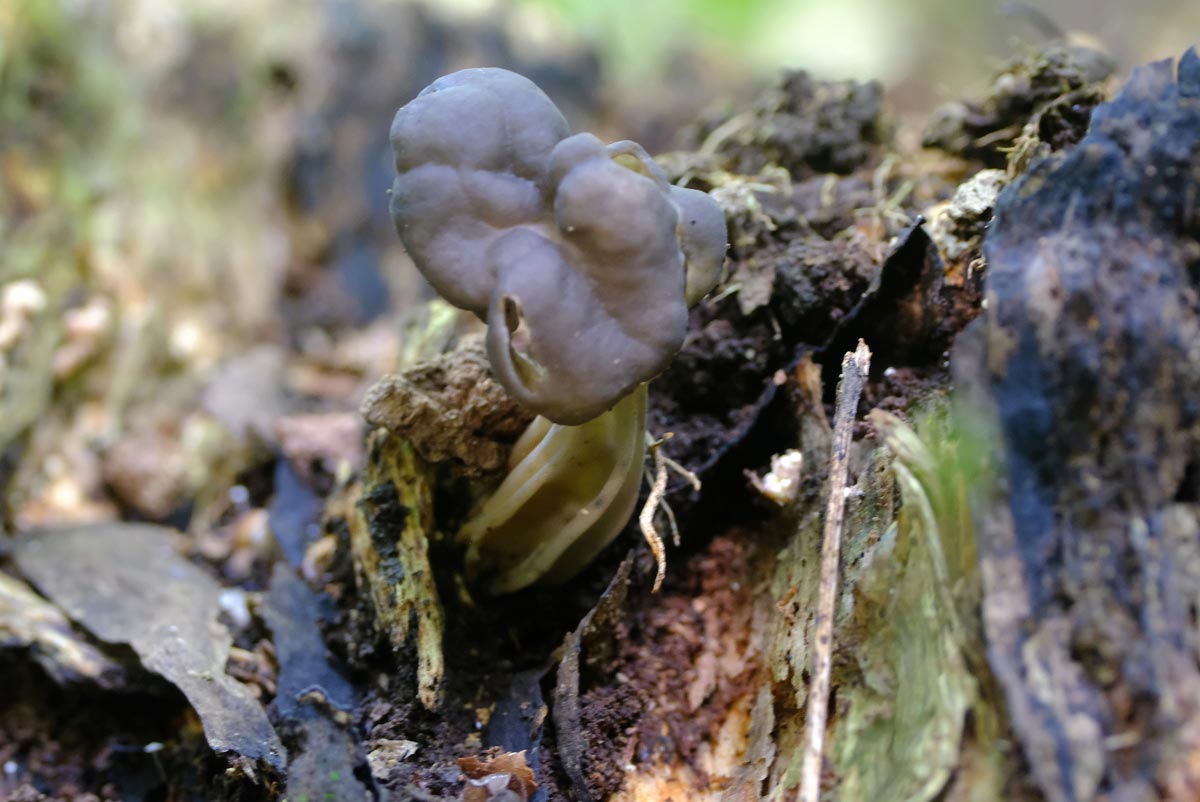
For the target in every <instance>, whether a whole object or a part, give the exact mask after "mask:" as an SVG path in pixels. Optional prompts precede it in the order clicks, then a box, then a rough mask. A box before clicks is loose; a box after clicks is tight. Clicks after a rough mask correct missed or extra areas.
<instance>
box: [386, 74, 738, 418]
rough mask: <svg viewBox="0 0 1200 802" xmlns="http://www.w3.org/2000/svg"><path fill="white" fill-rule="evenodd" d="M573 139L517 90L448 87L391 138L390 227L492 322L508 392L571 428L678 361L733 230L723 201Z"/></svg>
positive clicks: (494, 359)
mask: <svg viewBox="0 0 1200 802" xmlns="http://www.w3.org/2000/svg"><path fill="white" fill-rule="evenodd" d="M567 134H568V130H567V124H566V121H565V120H564V119H563V116H562V114H561V113H560V112H559V111H558V108H557V107H555V105H554V103H553V102H551V100H550V99H549V98H548V97H546V95H545V94H544V93H543V92H542V91H541V90H540V89H538V88H537V86H535V85H534V84H533V83H532V82H531V81H529V80H528V79H526V78H523V77H522V76H520V75H517V74H515V73H512V72H508V71H507V70H500V69H473V70H463V71H461V72H457V73H454V74H452V75H448V76H446V77H444V78H440V79H438V80H437V81H435V82H434V83H433V84H431V85H430V86H429V87H428V88H426V89H425V90H424V91H423V92H421V94H420V95H418V96H417V97H416V98H415V99H414V100H413V101H412V102H411V103H409V104H408V105H406V106H404V107H403V108H401V109H400V111H399V112H397V114H396V118H395V121H394V122H393V123H392V131H391V136H392V146H393V148H394V149H395V153H396V172H397V177H396V182H395V185H394V187H393V193H392V217H393V219H394V220H395V223H396V230H397V231H398V232H399V234H400V238H401V240H402V241H403V242H404V246H405V248H406V249H407V250H408V253H409V255H410V256H411V257H412V259H413V262H415V263H416V265H417V267H418V268H419V269H420V270H421V272H422V273H423V274H424V275H425V277H426V278H427V279H428V280H429V281H430V283H431V284H433V286H434V288H435V289H436V290H437V291H438V292H439V293H440V294H441V295H442V296H443V297H444V298H446V300H448V301H450V302H451V303H453V304H455V305H456V306H460V307H462V308H464V309H469V310H471V311H473V312H475V313H476V314H477V315H479V316H480V317H481V318H484V319H485V320H486V321H487V324H488V335H487V346H488V357H489V359H490V361H491V363H492V369H493V370H494V371H495V373H496V375H497V377H498V378H499V380H500V381H501V383H503V384H504V386H505V388H506V389H507V390H508V391H509V392H510V393H512V394H513V396H514V397H516V398H517V399H518V400H519V401H521V402H522V403H523V404H525V405H526V406H528V407H529V408H530V409H532V410H534V411H535V412H537V413H539V414H541V415H545V416H546V417H547V418H549V419H550V420H552V421H555V422H557V423H564V424H576V423H581V422H583V421H586V420H590V419H591V418H594V417H595V416H597V415H599V414H600V413H602V412H604V411H605V410H607V409H609V408H610V407H612V406H613V405H614V404H615V403H616V402H617V401H618V400H619V399H620V398H622V397H623V396H625V395H626V394H627V393H629V392H630V391H631V390H632V389H633V388H634V387H636V386H637V385H638V384H640V383H642V382H645V381H647V380H649V379H651V378H653V377H654V376H655V375H657V374H658V373H660V372H662V370H663V369H664V368H665V367H666V366H667V364H668V363H669V362H670V361H671V359H672V358H673V357H674V355H675V352H676V351H678V349H679V347H680V345H682V343H683V337H684V334H685V331H686V327H687V307H688V304H689V303H694V302H695V301H696V300H698V299H699V298H700V297H702V296H703V295H704V293H705V292H707V291H708V289H709V288H711V286H712V285H713V283H715V281H716V279H717V275H718V274H719V272H720V268H721V264H722V262H723V261H724V254H725V238H726V229H725V220H724V216H723V214H722V212H721V210H720V207H719V206H718V205H717V204H716V202H715V201H713V200H712V199H711V198H710V197H708V196H707V195H706V194H704V193H702V192H697V191H695V190H689V189H683V188H680V187H673V186H671V185H670V184H668V182H667V181H666V178H665V177H664V176H663V174H662V171H661V170H660V169H659V167H658V165H656V164H655V163H654V162H653V161H652V160H651V159H650V157H649V156H647V155H646V153H645V151H643V150H642V149H641V148H640V147H639V146H638V145H636V144H634V143H632V142H620V143H616V144H614V145H610V146H605V145H604V143H602V142H601V141H600V140H599V139H597V138H596V137H594V136H592V135H591V134H576V135H575V136H568V135H567Z"/></svg>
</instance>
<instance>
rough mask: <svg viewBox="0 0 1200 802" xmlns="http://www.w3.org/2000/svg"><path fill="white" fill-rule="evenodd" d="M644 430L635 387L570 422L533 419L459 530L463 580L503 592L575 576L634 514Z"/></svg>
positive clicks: (640, 394) (641, 395) (642, 404)
mask: <svg viewBox="0 0 1200 802" xmlns="http://www.w3.org/2000/svg"><path fill="white" fill-rule="evenodd" d="M645 429H646V385H644V384H643V385H639V386H638V387H637V389H635V390H634V391H633V392H632V393H630V394H629V395H628V396H626V397H625V398H623V399H621V400H620V401H619V402H618V403H617V405H616V406H614V407H613V408H612V409H610V410H609V411H608V412H605V413H603V414H602V415H600V416H599V417H596V418H593V419H592V420H590V421H587V422H586V423H582V424H579V425H578V426H563V425H561V424H557V423H550V422H549V421H548V420H546V419H545V418H541V417H539V418H536V419H534V421H533V422H532V423H531V424H529V428H528V429H527V430H526V431H525V433H524V434H523V435H522V436H521V437H520V439H519V440H518V441H517V444H516V445H515V446H514V448H513V452H512V456H511V457H510V464H509V473H508V475H507V476H506V477H505V479H504V481H503V482H501V484H500V486H499V487H498V488H496V491H495V492H494V493H492V495H491V496H489V497H488V498H487V499H486V500H485V501H484V502H483V504H482V505H481V506H480V507H479V509H478V510H476V512H475V513H474V514H473V515H472V517H471V518H470V520H468V521H467V523H466V524H465V525H464V526H463V528H462V529H461V530H460V531H459V533H458V539H459V542H460V543H463V544H465V545H466V567H467V574H468V576H476V575H485V576H486V577H487V579H488V584H489V587H490V589H491V590H492V592H494V593H507V592H511V591H514V590H519V589H520V588H523V587H525V586H527V585H530V584H532V583H534V582H538V581H541V582H546V583H554V582H562V581H564V580H566V579H569V578H570V577H572V576H574V575H575V574H576V573H578V572H579V570H581V569H582V568H583V567H584V565H586V564H587V563H588V561H590V560H591V559H592V558H593V557H595V556H596V555H597V554H598V553H599V552H600V551H601V550H602V549H603V548H604V547H605V546H607V545H608V544H609V543H610V542H611V541H612V539H613V538H614V537H616V536H617V533H618V532H620V531H621V529H622V528H623V527H624V526H625V523H626V522H627V521H628V520H629V518H630V516H631V515H632V513H633V507H634V504H635V503H636V501H637V493H638V488H639V486H640V483H641V475H642V458H643V456H644V455H645V449H646V439H645Z"/></svg>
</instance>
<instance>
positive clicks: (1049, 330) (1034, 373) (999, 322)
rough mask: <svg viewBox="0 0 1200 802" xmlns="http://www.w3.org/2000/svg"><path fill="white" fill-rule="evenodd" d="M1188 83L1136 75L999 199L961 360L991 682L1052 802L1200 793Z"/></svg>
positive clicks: (1188, 62) (1192, 117)
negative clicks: (982, 477) (978, 469)
mask: <svg viewBox="0 0 1200 802" xmlns="http://www.w3.org/2000/svg"><path fill="white" fill-rule="evenodd" d="M1197 62H1198V59H1197V56H1196V54H1195V52H1194V51H1189V53H1188V54H1187V55H1185V56H1184V58H1183V62H1182V64H1181V65H1180V69H1179V80H1178V82H1177V81H1176V80H1175V78H1174V72H1175V71H1174V69H1173V66H1172V64H1171V63H1170V62H1169V61H1166V62H1160V63H1156V64H1152V65H1149V66H1147V67H1143V68H1141V69H1139V70H1137V71H1135V72H1134V74H1133V76H1132V78H1131V79H1130V81H1129V83H1128V84H1127V85H1126V87H1125V88H1124V89H1123V90H1122V92H1121V93H1120V94H1119V95H1118V96H1117V97H1116V98H1115V99H1114V100H1113V101H1112V102H1110V103H1107V104H1105V105H1103V106H1100V107H1098V108H1097V109H1096V110H1095V113H1094V115H1093V118H1092V123H1091V127H1090V129H1089V131H1088V134H1087V136H1086V137H1085V138H1084V139H1083V140H1082V141H1081V142H1080V143H1079V145H1078V146H1076V147H1075V148H1072V149H1071V150H1069V151H1066V152H1063V153H1059V154H1056V155H1054V156H1052V157H1050V158H1048V159H1045V160H1044V161H1042V162H1040V163H1039V164H1037V165H1035V166H1034V167H1033V168H1032V169H1031V170H1030V171H1029V173H1028V174H1027V175H1026V176H1024V177H1023V178H1022V179H1021V180H1019V181H1017V182H1016V183H1014V184H1013V185H1012V186H1010V187H1009V188H1008V189H1007V190H1006V191H1005V192H1004V193H1003V194H1002V195H1001V197H1000V200H999V202H998V204H997V208H996V220H995V224H994V227H993V229H992V231H991V232H990V233H989V235H988V237H987V239H986V241H985V245H984V250H985V256H986V258H987V261H988V278H987V293H986V294H987V303H988V308H987V313H986V314H987V318H986V320H985V321H984V323H983V325H982V326H981V327H979V328H977V330H976V331H974V332H973V334H972V337H971V338H968V342H966V343H964V344H963V348H962V349H961V350H960V352H959V354H958V355H957V356H956V363H957V364H956V373H957V374H958V379H959V381H958V383H959V384H960V386H962V387H964V388H965V389H966V391H967V395H968V401H969V403H968V404H967V406H968V407H970V410H969V414H970V415H971V417H972V418H973V419H974V421H975V424H976V425H977V426H978V428H977V430H976V432H977V434H978V435H979V436H980V437H981V438H982V439H981V442H982V443H984V444H985V448H984V454H985V461H991V462H992V465H991V466H990V467H991V468H992V471H993V472H992V474H991V475H992V476H993V478H994V481H992V482H983V483H981V484H980V485H979V486H977V488H976V494H977V495H976V498H975V499H974V502H973V504H972V507H973V512H974V517H975V524H976V527H977V530H978V537H979V546H980V552H981V559H982V573H983V579H984V585H985V599H984V604H983V615H984V623H985V628H986V633H987V639H988V649H989V661H990V663H991V666H992V669H993V670H994V671H995V673H996V676H997V677H998V678H999V680H1000V684H1001V685H1002V687H1003V689H1004V692H1005V694H1006V698H1007V702H1008V705H1009V707H1010V709H1011V713H1012V717H1013V725H1014V728H1015V730H1016V732H1017V735H1018V737H1019V740H1020V741H1021V743H1022V746H1023V748H1024V750H1025V754H1026V757H1027V759H1028V760H1029V763H1030V765H1031V768H1032V770H1033V774H1034V776H1035V778H1036V781H1037V783H1038V785H1039V786H1040V788H1041V790H1042V792H1043V793H1044V794H1045V795H1046V796H1047V798H1048V799H1050V800H1052V801H1053V802H1058V800H1082V799H1092V798H1095V797H1096V796H1098V795H1104V796H1105V797H1106V798H1114V799H1146V798H1156V797H1157V798H1168V799H1191V798H1195V794H1196V792H1197V789H1200V768H1198V765H1200V762H1198V760H1197V758H1198V757H1200V669H1198V667H1197V658H1198V657H1200V642H1198V640H1197V635H1196V616H1195V610H1194V609H1193V608H1192V607H1190V606H1189V603H1188V602H1187V601H1185V600H1187V599H1195V598H1196V597H1197V594H1198V593H1200V574H1198V573H1197V570H1196V565H1197V553H1198V550H1200V546H1198V543H1197V537H1198V534H1200V528H1198V524H1197V521H1198V516H1200V507H1198V506H1197V504H1196V502H1197V501H1198V498H1197V496H1196V494H1195V489H1194V485H1195V480H1194V477H1195V466H1196V459H1197V456H1198V454H1200V407H1198V402H1197V399H1198V398H1200V350H1198V349H1197V345H1196V344H1197V343H1198V342H1200V300H1198V296H1197V287H1196V281H1197V272H1198V271H1197V267H1198V266H1200V241H1198V237H1200V207H1198V206H1197V202H1196V199H1197V197H1198V194H1200V100H1198V99H1197V96H1198V95H1200V79H1198V78H1197V75H1196V72H1197ZM997 446H998V447H999V448H998V450H997V448H996V447H997ZM985 467H987V466H985Z"/></svg>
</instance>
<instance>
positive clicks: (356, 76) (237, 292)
mask: <svg viewBox="0 0 1200 802" xmlns="http://www.w3.org/2000/svg"><path fill="white" fill-rule="evenodd" d="M1197 31H1200V3H1197V2H1196V1H1195V0H1140V1H1139V2H1136V3H1135V2H1130V1H1122V0H1047V1H1046V2H1044V3H1041V4H1038V5H1037V6H1033V5H1029V6H1018V5H1009V6H1005V7H1001V6H998V5H997V4H995V3H992V2H956V1H955V0H905V1H903V2H902V1H901V0H606V2H593V0H371V1H369V2H368V1H367V0H361V1H352V0H237V2H231V0H177V1H175V2H164V1H163V0H3V2H0V457H3V456H4V455H5V453H6V449H8V448H9V447H10V445H11V444H12V443H14V442H23V443H24V444H25V447H26V448H27V450H28V452H29V453H30V454H31V455H32V457H33V458H31V459H23V460H21V461H20V465H21V467H20V469H19V473H20V472H23V473H20V475H19V476H18V477H17V479H16V480H15V482H16V485H17V486H19V487H20V488H23V490H22V492H24V493H27V494H28V495H29V497H31V498H39V499H42V501H43V502H44V503H43V507H45V506H46V505H49V512H47V511H46V510H45V509H43V511H42V513H40V514H41V515H43V518H42V520H51V519H53V518H54V516H55V515H59V514H61V513H63V510H69V509H72V507H71V505H72V504H74V505H75V507H74V508H73V509H75V510H76V512H75V513H71V514H77V513H78V509H81V508H80V506H79V504H80V500H81V499H83V500H86V499H90V498H101V497H102V496H103V493H101V492H100V491H99V488H101V487H102V485H103V483H104V481H107V482H108V483H109V484H110V485H112V484H114V483H117V482H118V481H119V480H120V477H117V478H114V477H113V476H111V475H109V476H106V477H105V476H102V475H103V474H104V472H105V471H106V470H107V471H110V472H111V469H110V468H107V467H106V465H107V462H106V460H108V457H109V455H110V454H111V453H112V449H113V448H114V447H115V445H116V444H118V443H120V442H122V441H123V438H124V439H126V440H127V439H129V438H133V439H134V440H135V441H137V438H139V437H141V438H143V439H142V440H140V441H138V442H139V443H141V445H139V448H141V449H142V450H146V449H150V450H153V449H154V448H159V449H161V450H163V451H164V454H165V455H166V457H170V458H171V459H175V462H174V463H172V464H173V465H174V466H175V467H174V468H172V470H174V471H176V473H177V475H175V478H174V479H172V482H173V484H171V485H170V486H169V487H168V488H167V489H166V490H164V491H163V493H162V494H160V495H161V499H158V500H155V501H153V503H152V501H151V500H147V499H142V500H140V501H137V503H134V502H129V503H131V504H133V505H134V506H139V505H141V506H143V507H145V508H146V509H150V508H154V509H158V508H163V509H170V508H171V505H172V504H175V503H178V502H179V500H180V499H183V498H188V497H189V495H188V494H189V493H190V492H192V490H189V486H193V490H194V485H196V484H197V483H198V482H200V481H201V480H202V474H203V469H204V468H205V466H206V465H207V464H208V463H207V462H205V460H208V462H211V455H210V457H205V453H206V452H205V449H206V448H208V447H209V445H208V442H209V441H207V440H206V439H205V434H204V433H205V432H206V431H207V429H205V428H204V425H202V424H203V421H200V422H197V421H196V420H194V417H195V416H194V413H195V408H196V406H197V403H196V399H197V397H198V394H199V393H200V392H201V389H202V388H203V387H205V386H206V383H207V382H208V381H210V380H211V379H212V377H213V376H214V375H216V374H217V372H218V371H219V370H220V369H221V367H222V366H223V365H226V364H228V363H229V362H230V360H234V359H237V358H239V357H240V356H242V355H245V354H247V353H249V352H251V351H252V350H254V349H264V348H265V349H267V350H268V351H270V352H271V353H270V354H268V356H269V357H270V358H271V359H273V360H275V361H274V363H273V364H280V365H283V366H284V368H285V369H284V370H283V372H282V373H281V374H280V375H279V376H278V377H275V378H278V381H275V383H274V384H271V383H270V382H269V381H267V379H268V378H271V377H265V378H264V379H263V380H264V382H266V384H267V385H268V389H269V390H270V391H271V392H275V393H278V394H281V395H283V396H286V397H287V398H288V399H290V401H289V403H291V404H293V405H296V404H298V405H300V406H302V407H304V408H306V409H328V408H337V409H354V408H355V407H356V405H357V401H358V398H359V396H360V395H361V392H362V390H363V387H364V386H365V385H366V384H369V382H370V381H372V380H374V378H375V377H377V376H379V375H381V374H382V373H385V372H387V371H388V370H389V369H390V368H391V366H392V365H393V364H394V359H395V355H396V348H397V340H398V331H399V326H398V324H397V322H396V321H397V320H398V319H399V318H401V317H402V315H403V313H404V311H405V310H407V309H410V308H412V307H413V303H414V301H417V300H420V299H422V298H425V297H428V290H427V288H425V287H424V286H423V285H422V283H421V282H420V280H419V278H418V277H417V274H416V272H415V270H413V269H412V266H411V264H409V263H408V261H407V257H406V256H405V255H404V253H403V251H402V249H401V248H400V246H399V243H398V241H397V239H396V236H395V234H394V232H393V231H392V226H391V222H390V220H389V218H388V213H387V191H388V188H389V186H390V183H391V178H392V165H391V160H390V153H389V146H388V142H387V130H388V124H389V122H390V120H391V117H392V115H393V114H394V113H395V110H396V109H397V108H398V107H399V106H400V105H402V104H404V103H405V102H407V101H408V100H409V99H411V98H412V97H413V96H414V95H415V94H416V93H417V92H418V91H420V89H421V88H422V87H424V86H425V85H427V84H428V83H429V82H431V81H432V80H433V79H435V78H436V77H438V76H439V75H442V74H445V73H447V72H451V71H453V70H456V69H460V68H463V67H468V66H479V65H495V66H504V67H509V68H511V69H516V70H519V71H521V72H524V73H525V74H527V75H528V76H529V77H531V78H532V79H533V80H534V81H536V82H537V83H538V84H539V85H541V86H542V87H543V88H544V89H545V90H546V92H547V93H548V94H549V95H550V96H551V97H552V98H553V99H554V100H555V101H556V102H557V103H558V104H559V105H560V107H561V108H562V109H563V111H564V113H565V114H566V116H567V118H568V120H569V121H570V122H571V124H572V126H573V127H574V128H575V129H576V130H592V131H595V132H596V133H597V134H599V135H601V136H603V137H606V138H609V139H620V138H633V139H637V140H639V141H641V142H642V144H644V145H645V146H646V147H647V149H648V150H650V151H651V152H652V153H653V152H661V151H663V150H667V149H671V148H672V147H676V146H677V145H678V142H679V141H680V139H679V134H680V132H681V131H682V130H684V129H685V128H686V127H687V126H688V125H689V124H690V123H691V122H693V121H694V120H696V119H697V116H698V115H701V114H704V115H706V118H707V119H708V120H709V122H712V121H714V120H715V121H718V122H719V121H720V120H722V119H727V118H728V117H729V116H730V115H731V114H732V113H734V112H735V111H737V110H738V109H744V108H745V107H746V106H748V105H749V104H750V103H751V102H752V100H753V98H754V97H755V95H756V94H757V91H758V89H759V88H761V87H762V86H763V85H765V84H766V83H768V82H769V81H770V80H771V78H772V76H773V75H775V74H776V73H777V72H778V71H779V70H780V69H781V68H783V67H802V68H808V69H810V70H812V71H814V72H815V73H817V75H818V77H827V78H843V77H857V78H877V79H879V80H881V81H882V82H883V84H884V85H885V88H886V90H887V106H888V108H889V109H890V112H891V113H892V115H894V116H895V117H897V118H898V119H899V121H900V122H901V124H902V125H903V124H904V122H905V121H906V120H911V121H912V122H913V123H914V124H915V125H919V124H920V122H921V121H922V120H923V119H924V118H926V117H927V115H928V113H929V111H930V110H932V109H933V108H934V107H935V106H936V105H938V104H939V103H940V102H942V101H944V100H948V99H952V98H958V97H964V96H972V95H977V94H979V93H981V92H982V91H983V89H984V88H985V87H986V85H987V83H988V80H989V76H990V75H992V74H993V73H994V72H995V71H996V69H997V67H998V66H999V65H1000V64H1001V63H1002V61H1003V60H1004V59H1005V58H1007V57H1009V56H1011V55H1013V54H1015V53H1017V52H1019V50H1020V49H1022V48H1028V47H1032V46H1036V45H1037V44H1038V43H1040V42H1043V41H1045V40H1046V39H1047V38H1050V37H1052V36H1055V35H1056V32H1057V33H1062V34H1065V35H1068V36H1072V37H1082V38H1085V39H1088V40H1090V41H1091V42H1092V43H1094V44H1097V45H1099V46H1100V47H1102V48H1104V49H1106V50H1107V51H1108V52H1109V53H1110V54H1111V55H1112V56H1113V57H1114V58H1115V60H1116V61H1117V64H1118V74H1122V73H1124V72H1125V71H1127V69H1128V67H1129V66H1131V65H1133V64H1136V63H1139V62H1141V61H1145V60H1148V59H1152V58H1163V57H1167V56H1178V55H1179V54H1180V53H1181V52H1182V51H1183V49H1184V48H1185V47H1186V46H1187V45H1189V44H1191V42H1190V41H1189V37H1191V36H1194V35H1195V32H1197ZM272 354H273V356H272ZM264 376H265V374H264ZM272 381H274V379H272ZM35 422H36V423H37V425H36V426H34V423H35ZM226 423H227V424H229V426H230V427H232V428H237V426H238V425H240V424H239V422H238V421H233V422H232V423H230V422H229V421H226ZM193 424H195V425H193ZM189 427H191V428H189ZM31 431H32V432H33V436H32V438H24V439H22V436H23V435H24V434H27V433H29V432H31ZM181 452H182V453H181ZM139 453H140V452H139ZM166 457H164V459H165V458H166ZM176 457H178V459H176ZM4 464H8V465H10V466H11V465H12V464H15V461H14V460H10V461H9V462H8V463H4V460H3V459H0V468H3V467H4ZM6 470H7V469H6ZM156 470H157V469H156ZM160 473H161V471H160ZM197 477H200V478H197ZM10 478H11V470H8V472H5V471H3V470H0V481H8V479H10ZM102 479H103V481H102ZM127 479H128V482H127V484H128V486H129V487H130V488H133V489H134V490H136V489H137V488H140V487H142V486H143V485H144V484H145V482H143V480H142V479H140V478H139V477H137V476H133V477H132V478H129V477H127ZM51 491H53V492H51ZM131 492H133V491H131ZM55 494H57V495H55ZM50 498H61V499H62V500H63V501H62V504H61V505H59V506H60V507H61V509H59V508H58V507H55V504H57V502H55V503H54V504H51V503H50V502H48V501H45V500H46V499H50ZM160 502H161V503H160ZM95 512H96V514H97V515H101V516H102V515H104V514H106V513H104V511H102V510H97V511H95ZM147 514H149V513H147ZM17 523H18V524H19V523H20V522H19V521H18V522H17Z"/></svg>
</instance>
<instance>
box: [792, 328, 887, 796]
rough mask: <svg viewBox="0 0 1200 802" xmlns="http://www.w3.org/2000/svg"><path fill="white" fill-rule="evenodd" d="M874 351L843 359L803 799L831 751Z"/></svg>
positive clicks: (813, 792)
mask: <svg viewBox="0 0 1200 802" xmlns="http://www.w3.org/2000/svg"><path fill="white" fill-rule="evenodd" d="M870 367H871V351H870V349H868V348H867V344H866V343H864V342H863V341H862V340H859V341H858V347H857V348H856V349H854V351H853V352H852V353H851V352H847V353H846V355H845V356H844V357H842V377H841V379H840V381H839V382H838V389H837V411H836V412H835V413H834V420H833V445H832V448H831V449H830V454H829V499H828V502H827V505H826V508H825V525H824V529H823V532H822V538H823V540H822V544H821V573H820V579H819V584H818V586H817V618H816V626H815V627H814V629H815V637H814V638H813V640H814V643H815V644H816V645H815V647H814V649H813V667H812V685H811V687H810V688H809V693H808V709H807V711H806V714H805V727H806V729H807V730H808V742H807V744H806V746H805V749H804V763H803V767H802V771H801V779H800V802H819V799H820V797H821V765H822V756H823V753H824V750H825V723H826V720H827V718H828V715H829V675H830V668H831V666H832V664H833V613H834V606H835V604H836V603H837V590H838V561H839V559H840V557H841V545H842V517H843V514H844V513H845V510H846V474H847V469H848V467H849V456H850V437H851V434H852V433H853V431H854V420H855V412H857V410H858V399H859V397H860V396H861V395H862V389H863V385H864V384H865V383H866V380H867V372H868V371H869V369H870Z"/></svg>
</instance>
